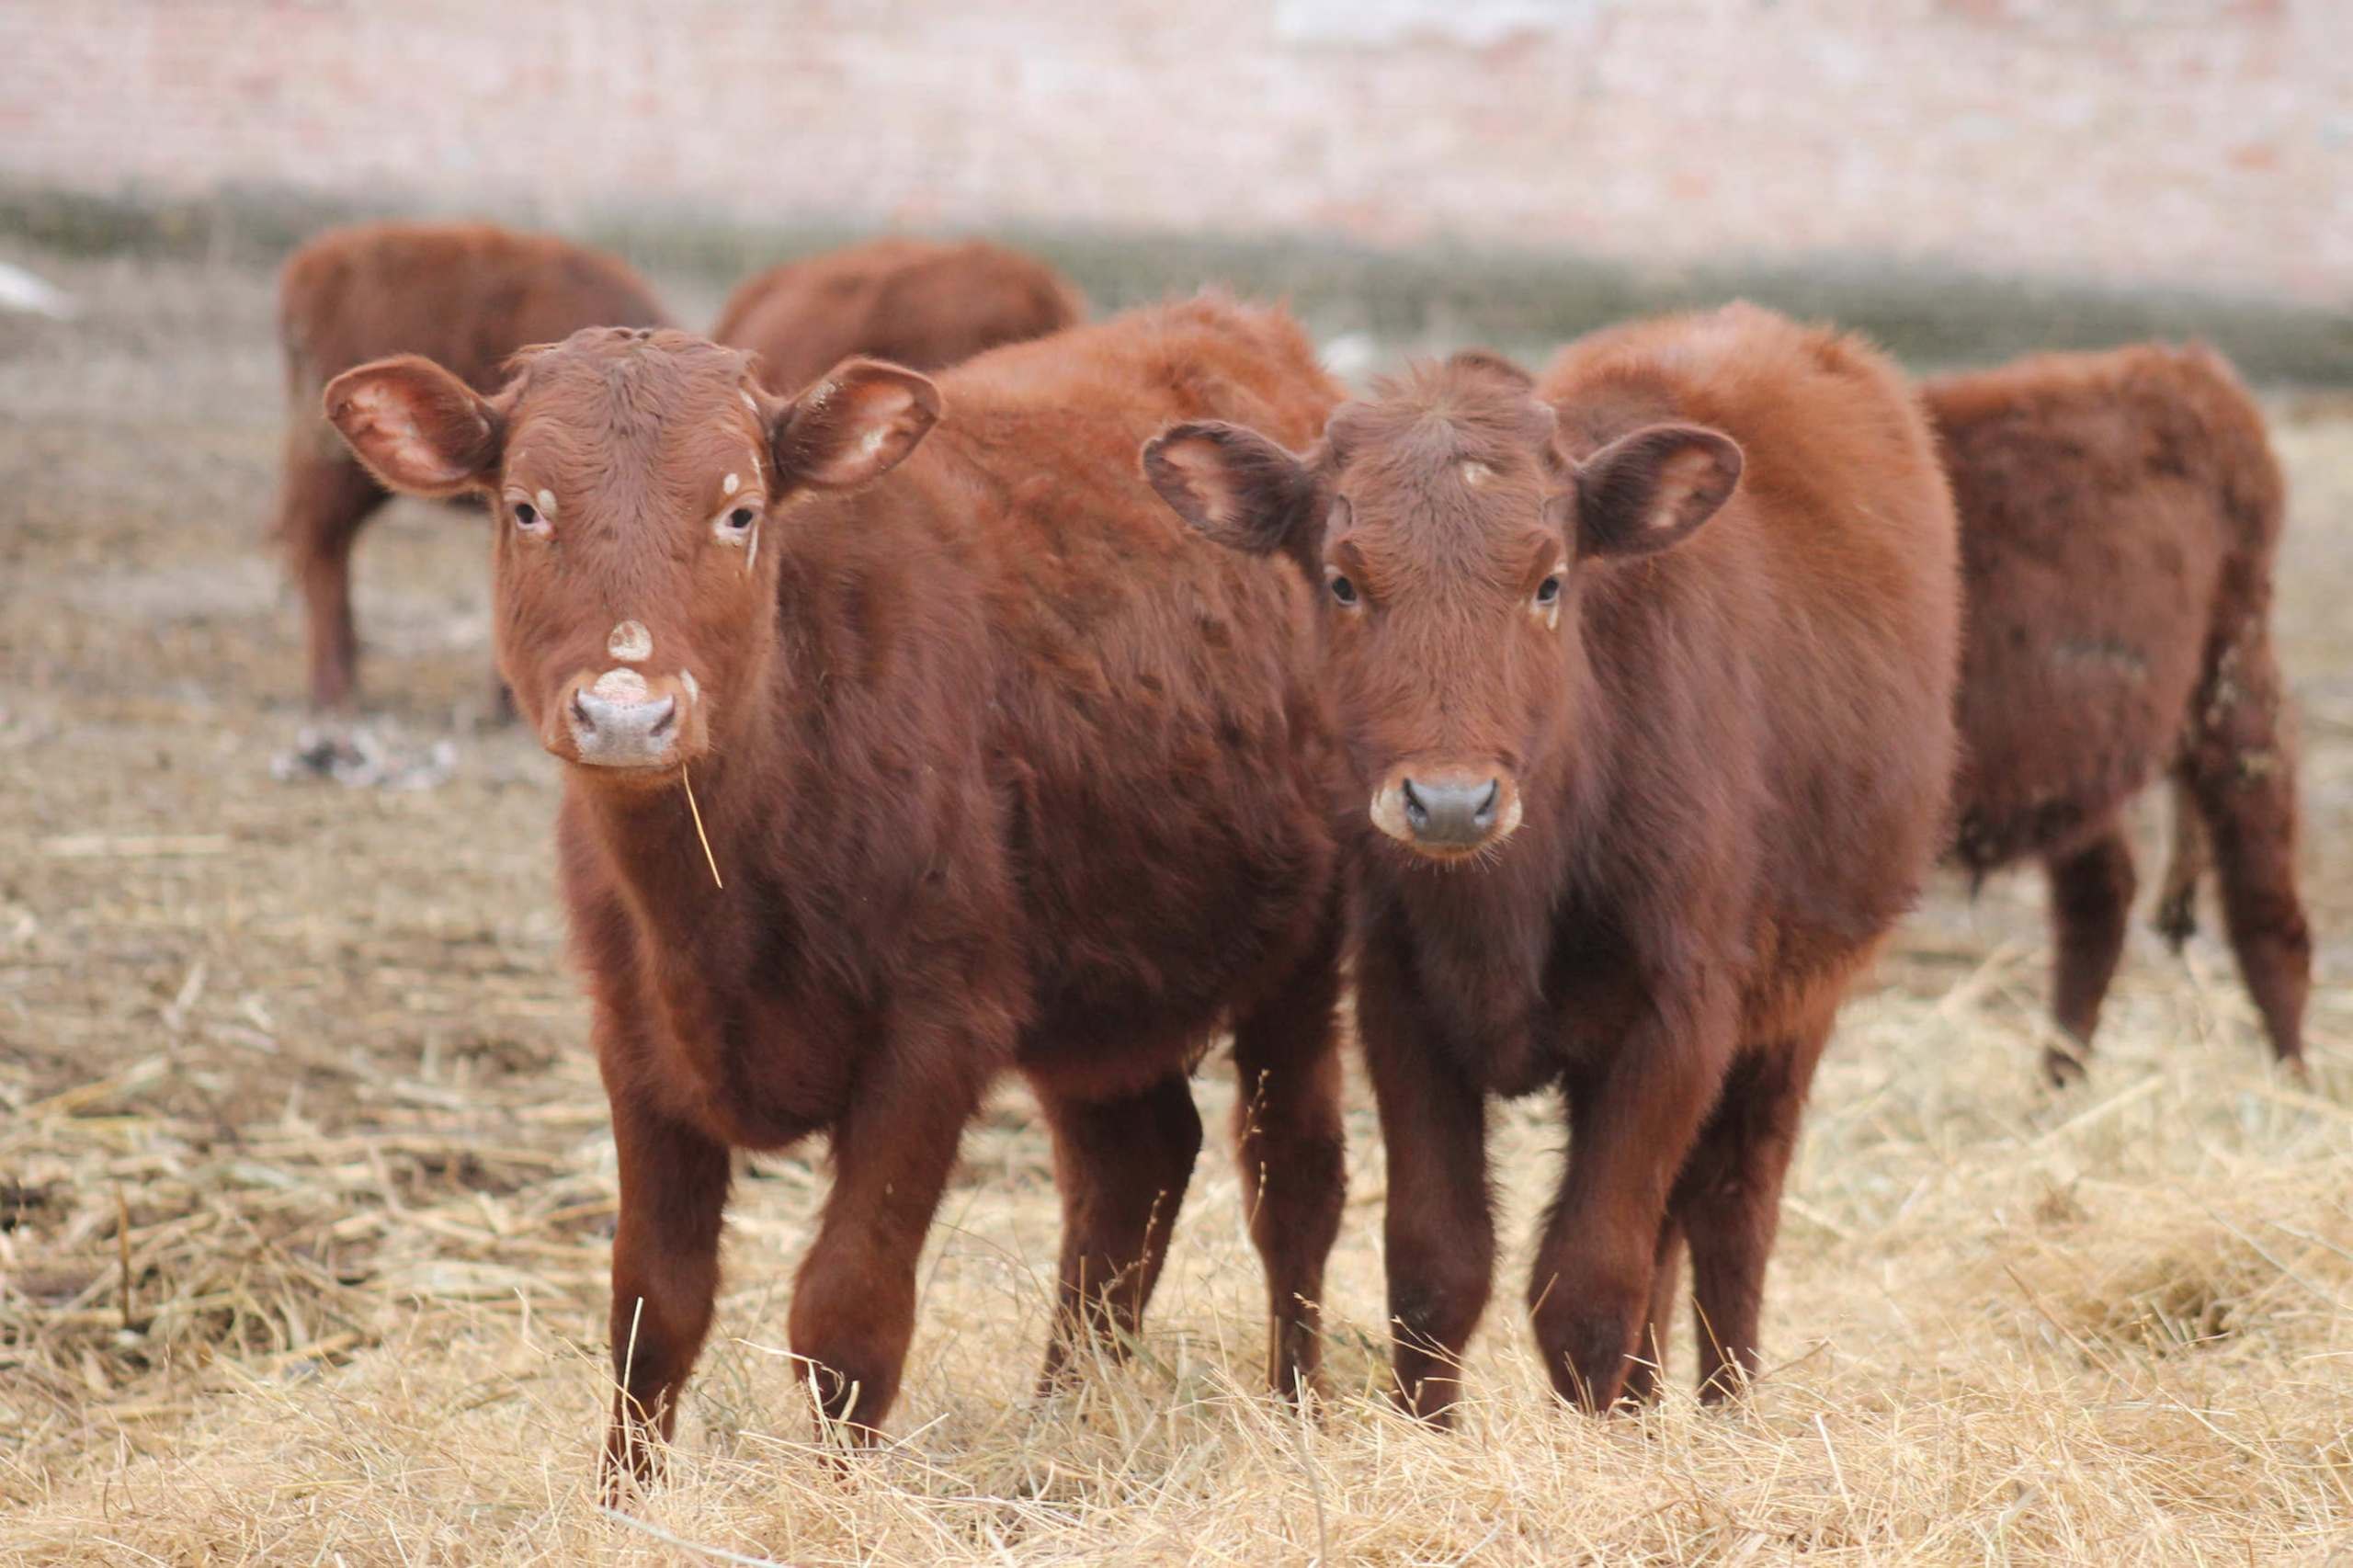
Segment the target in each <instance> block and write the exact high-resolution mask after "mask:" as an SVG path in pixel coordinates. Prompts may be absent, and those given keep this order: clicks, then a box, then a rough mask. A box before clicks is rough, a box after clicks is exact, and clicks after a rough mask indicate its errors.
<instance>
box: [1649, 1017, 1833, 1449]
mask: <svg viewBox="0 0 2353 1568" xmlns="http://www.w3.org/2000/svg"><path fill="white" fill-rule="evenodd" d="M1830 1025H1831V1017H1829V1016H1824V1017H1822V1018H1820V1019H1819V1020H1817V1021H1814V1022H1813V1023H1810V1024H1808V1025H1806V1026H1805V1027H1803V1028H1800V1029H1799V1030H1797V1031H1795V1032H1794V1033H1792V1034H1791V1035H1790V1037H1789V1038H1788V1039H1786V1040H1772V1041H1767V1042H1765V1043H1763V1044H1762V1045H1760V1046H1758V1047H1756V1048H1754V1049H1752V1050H1751V1051H1749V1052H1747V1053H1746V1054H1745V1056H1743V1058H1742V1059H1741V1061H1740V1062H1738V1063H1737V1064H1736V1065H1735V1066H1734V1067H1733V1070H1732V1074H1731V1075H1730V1077H1729V1078H1728V1079H1727V1080H1726V1082H1725V1085H1724V1092H1723V1096H1722V1098H1721V1099H1720V1100H1719V1101H1718V1102H1717V1105H1716V1108H1715V1110H1714V1112H1713V1113H1712V1114H1711V1116H1710V1117H1709V1119H1708V1125H1707V1128H1706V1130H1705V1131H1703V1132H1701V1134H1700V1136H1699V1142H1698V1144H1697V1145H1696V1146H1695V1147H1694V1148H1693V1150H1692V1153H1691V1158H1690V1161H1689V1162H1688V1164H1687V1165H1685V1167H1684V1169H1683V1173H1682V1175H1681V1176H1679V1177H1678V1178H1677V1182H1676V1189H1675V1195H1674V1198H1673V1199H1672V1200H1671V1202H1672V1206H1673V1209H1674V1211H1675V1215H1676V1218H1677V1220H1679V1221H1681V1222H1682V1225H1683V1231H1684V1233H1685V1235H1687V1236H1688V1238H1689V1240H1690V1246H1691V1309H1692V1323H1693V1327H1694V1330H1695V1333H1696V1335H1697V1337H1698V1341H1699V1397H1700V1398H1701V1399H1703V1400H1708V1401H1711V1402H1713V1401H1717V1400H1722V1399H1725V1398H1728V1397H1730V1396H1731V1395H1733V1394H1735V1393H1738V1392H1742V1391H1743V1390H1745V1388H1746V1387H1747V1386H1748V1383H1749V1381H1751V1380H1752V1379H1754V1378H1755V1377H1756V1364H1757V1324H1758V1319H1759V1318H1760V1316H1761V1315H1762V1311H1763V1306H1764V1301H1765V1266H1766V1263H1767V1261H1768V1259H1769V1258H1770V1257H1771V1256H1772V1252H1773V1239H1774V1237H1775V1235H1776V1234H1777V1233H1778V1232H1779V1228H1780V1220H1781V1185H1782V1182H1783V1179H1784V1178H1785V1177H1786V1176H1788V1174H1789V1168H1790V1155H1791V1154H1792V1153H1794V1152H1795V1150H1796V1148H1797V1138H1798V1122H1799V1119H1800V1118H1801V1117H1802V1115H1803V1113H1804V1110H1805V1096H1806V1089H1807V1086H1808V1085H1810V1084H1811V1083H1812V1082H1813V1069H1814V1064H1815V1063H1816V1062H1819V1061H1820V1060H1821V1058H1822V1051H1823V1047H1824V1045H1825V1044H1827V1043H1828V1041H1829V1039H1830Z"/></svg>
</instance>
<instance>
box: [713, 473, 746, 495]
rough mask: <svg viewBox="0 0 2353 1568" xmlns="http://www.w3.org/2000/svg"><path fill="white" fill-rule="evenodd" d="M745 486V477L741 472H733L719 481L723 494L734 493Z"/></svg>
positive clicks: (720, 490) (720, 491)
mask: <svg viewBox="0 0 2353 1568" xmlns="http://www.w3.org/2000/svg"><path fill="white" fill-rule="evenodd" d="M743 488H744V479H743V476H742V475H741V474H734V473H731V474H729V475H728V476H727V477H726V478H725V479H722V480H721V481H720V482H719V493H720V494H722V495H733V494H735V492H737V491H738V490H741V489H743Z"/></svg>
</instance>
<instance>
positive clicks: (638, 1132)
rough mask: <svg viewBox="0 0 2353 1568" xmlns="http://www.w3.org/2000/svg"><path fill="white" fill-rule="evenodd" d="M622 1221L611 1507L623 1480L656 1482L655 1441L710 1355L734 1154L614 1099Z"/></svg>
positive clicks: (617, 1248) (608, 1477)
mask: <svg viewBox="0 0 2353 1568" xmlns="http://www.w3.org/2000/svg"><path fill="white" fill-rule="evenodd" d="M613 1142H614V1145H615V1147H616V1149H617V1151H618V1153H619V1154H620V1224H619V1227H618V1228H617V1230H616V1231H615V1233H614V1235H613V1305H612V1322H611V1329H612V1357H613V1381H614V1392H613V1414H612V1422H611V1425H610V1426H608V1428H607V1431H606V1435H605V1458H604V1465H603V1478H604V1488H605V1494H606V1497H607V1499H608V1501H609V1500H611V1499H612V1498H614V1497H616V1496H617V1495H618V1494H619V1493H620V1487H621V1484H622V1476H623V1475H624V1473H626V1474H628V1475H630V1476H632V1477H634V1478H635V1479H636V1480H638V1481H640V1482H645V1481H650V1480H651V1479H652V1478H653V1476H654V1472H655V1471H656V1470H657V1469H658V1468H659V1466H660V1460H659V1458H658V1457H657V1450H656V1448H655V1440H656V1438H657V1437H658V1438H660V1439H661V1440H664V1441H666V1440H667V1439H668V1438H669V1437H670V1435H671V1433H672V1431H673V1430H674V1429H675V1428H676V1425H677V1419H678V1392H679V1390H680V1388H681V1387H682V1386H683V1385H684V1384H685V1382H686V1381H687V1374H688V1371H690V1370H692V1369H693V1367H694V1363H695V1358H696V1357H697V1356H698V1355H699V1353H700V1352H701V1350H702V1342H703V1336H704V1335H705V1334H707V1333H708V1332H709V1331H710V1314H711V1303H712V1302H713V1301H714V1300H716V1298H717V1296H718V1293H719V1232H720V1221H721V1216H722V1213H723V1211H724V1210H725V1209H726V1206H727V1186H728V1161H727V1150H726V1148H725V1147H724V1146H723V1145H722V1144H720V1143H718V1142H713V1141H712V1140H711V1139H710V1138H707V1137H705V1136H703V1134H701V1133H700V1132H699V1131H695V1130H694V1129H693V1128H691V1127H688V1126H687V1125H685V1124H684V1123H682V1122H677V1121H673V1120H671V1119H668V1118H667V1117H665V1116H664V1115H662V1114H661V1113H660V1112H658V1111H656V1110H654V1109H653V1108H650V1107H647V1106H643V1105H641V1104H639V1103H637V1102H636V1101H635V1100H634V1099H633V1098H631V1096H618V1097H616V1098H615V1099H614V1101H613Z"/></svg>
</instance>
